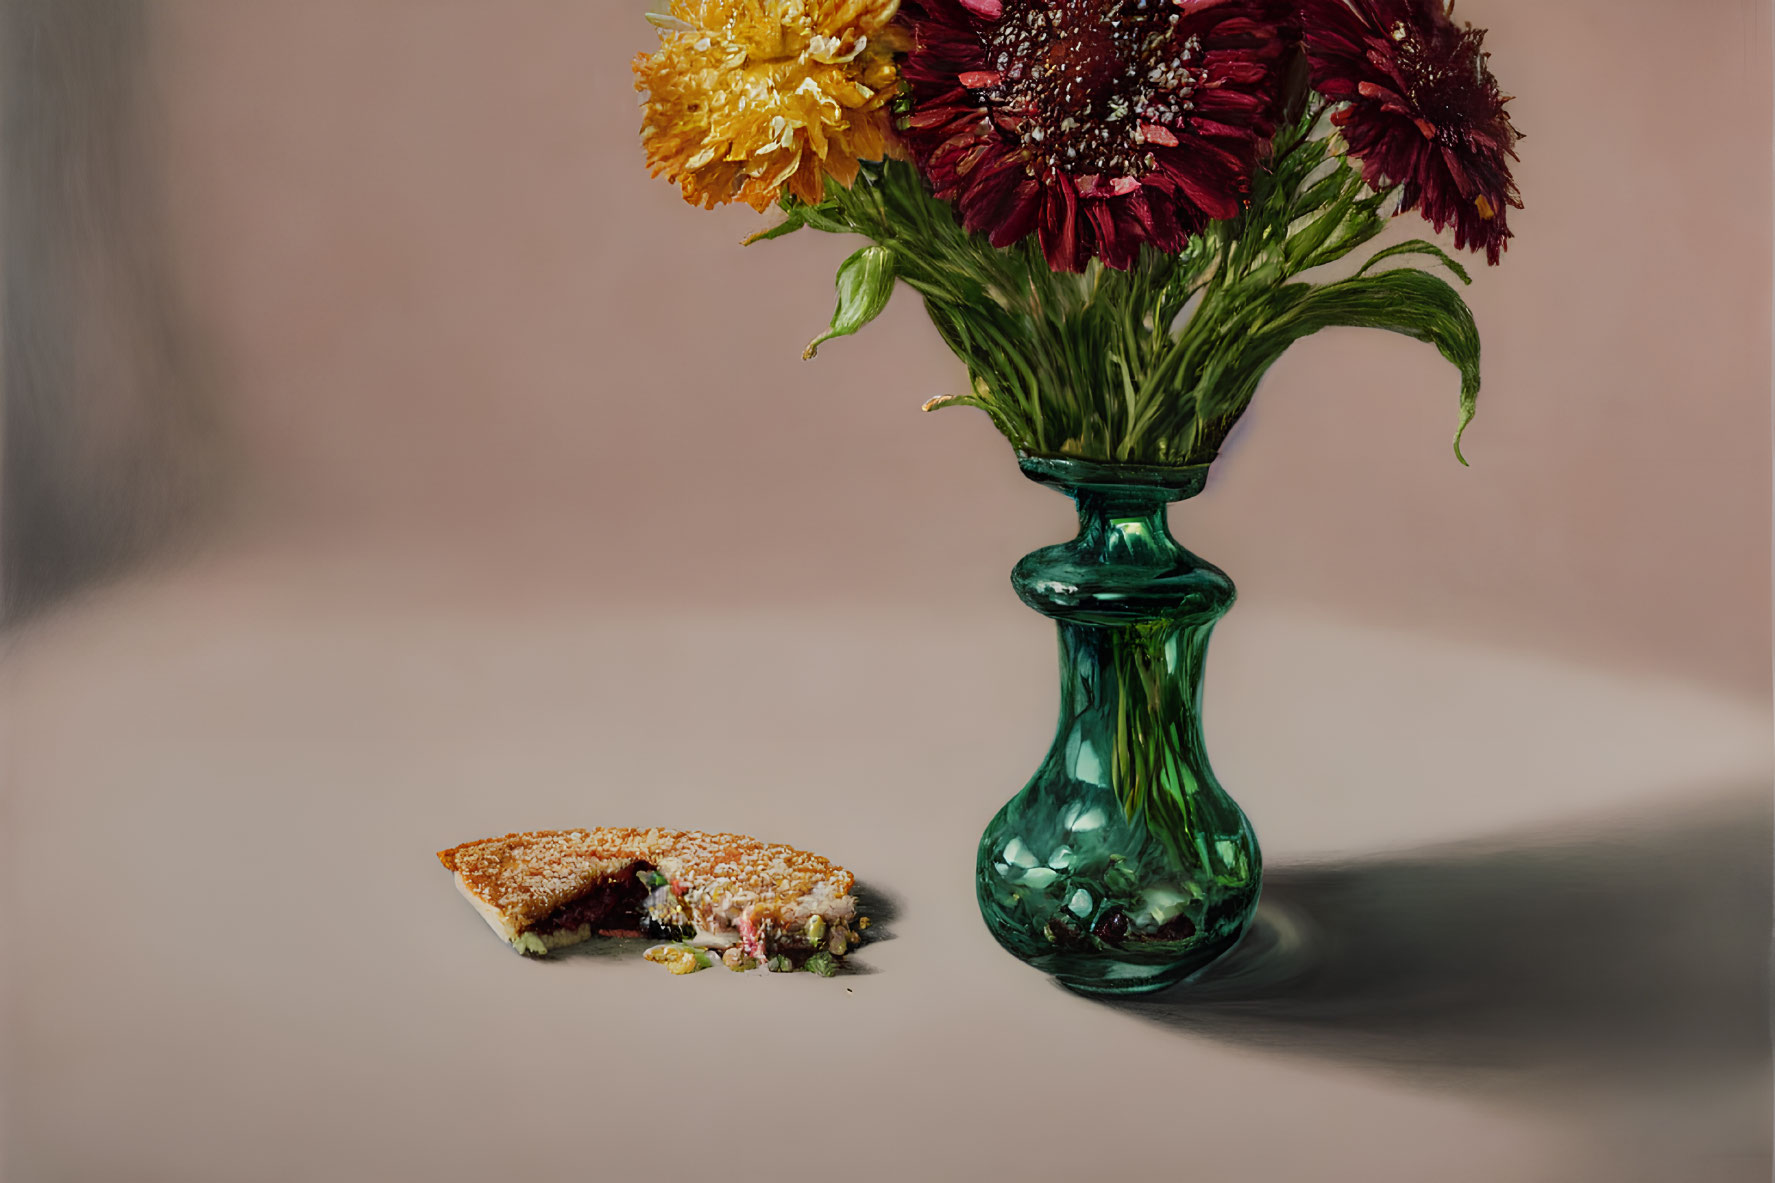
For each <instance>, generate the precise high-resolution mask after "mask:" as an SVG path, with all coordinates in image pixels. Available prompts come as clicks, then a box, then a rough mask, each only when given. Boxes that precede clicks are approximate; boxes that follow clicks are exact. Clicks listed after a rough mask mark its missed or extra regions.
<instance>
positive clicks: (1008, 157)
mask: <svg viewBox="0 0 1775 1183" xmlns="http://www.w3.org/2000/svg"><path fill="white" fill-rule="evenodd" d="M906 16H907V19H908V22H909V24H910V25H911V28H912V33H913V47H912V51H911V53H910V55H909V56H908V57H907V59H906V62H905V64H904V66H903V69H902V73H903V75H904V77H905V78H906V80H907V82H908V84H909V89H910V95H911V114H910V117H909V118H908V120H907V121H906V123H905V125H904V127H903V131H902V139H903V140H904V141H905V143H906V145H907V147H908V149H909V150H910V152H911V154H912V157H913V159H914V160H915V161H916V162H917V164H918V166H919V168H920V169H921V170H922V171H923V173H924V175H925V176H926V177H927V178H929V180H930V182H931V185H932V187H933V188H934V189H935V191H936V194H937V196H938V197H941V198H943V199H945V200H948V201H953V202H954V203H955V205H956V208H957V210H958V211H959V213H960V215H961V221H962V224H963V225H964V226H966V227H967V228H968V229H969V230H973V231H978V232H981V233H984V234H985V235H986V236H987V237H988V239H989V240H990V241H991V242H992V244H993V245H994V246H1009V245H1010V244H1011V243H1013V242H1016V241H1018V240H1019V239H1021V238H1023V237H1024V236H1026V235H1028V234H1030V233H1035V234H1038V235H1039V236H1040V238H1041V244H1042V251H1043V253H1044V254H1045V255H1046V256H1047V260H1048V265H1049V266H1050V267H1052V268H1054V269H1055V270H1056V271H1079V270H1082V269H1083V268H1084V265H1085V262H1086V261H1087V260H1088V259H1090V258H1092V257H1093V256H1095V257H1097V258H1101V259H1102V260H1103V261H1104V262H1105V263H1106V264H1108V265H1109V266H1111V267H1117V268H1127V267H1129V266H1131V265H1132V264H1133V262H1134V259H1135V257H1136V256H1137V255H1138V253H1139V248H1140V244H1141V243H1142V242H1150V243H1152V244H1153V245H1154V246H1155V247H1158V248H1159V249H1161V250H1165V251H1177V250H1181V249H1183V246H1184V243H1185V242H1186V241H1187V240H1188V238H1189V236H1190V235H1191V234H1192V233H1195V232H1196V231H1198V230H1200V229H1201V228H1202V227H1203V226H1204V225H1206V224H1207V222H1208V220H1209V219H1210V218H1230V217H1232V216H1233V215H1234V214H1236V213H1238V211H1239V208H1240V202H1241V199H1242V198H1243V197H1245V195H1246V194H1247V193H1248V192H1249V191H1250V183H1251V170H1252V167H1253V165H1254V163H1255V161H1256V159H1257V157H1258V155H1259V153H1260V152H1261V151H1263V150H1264V149H1265V148H1266V147H1267V146H1268V143H1269V139H1270V136H1271V135H1272V134H1273V132H1274V130H1275V120H1276V108H1277V104H1278V99H1279V92H1280V85H1279V80H1278V78H1277V72H1278V69H1279V67H1280V62H1281V58H1282V55H1283V53H1284V51H1285V49H1286V39H1285V37H1284V36H1283V34H1282V31H1281V29H1280V25H1281V23H1282V21H1281V19H1280V6H1279V4H1278V3H1277V0H909V3H908V7H907V11H906Z"/></svg>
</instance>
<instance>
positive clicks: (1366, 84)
mask: <svg viewBox="0 0 1775 1183" xmlns="http://www.w3.org/2000/svg"><path fill="white" fill-rule="evenodd" d="M1301 8H1302V14H1301V15H1302V19H1303V33H1304V36H1305V44H1306V51H1307V61H1308V63H1309V66H1310V67H1311V70H1312V78H1313V87H1314V88H1315V89H1316V90H1318V92H1319V93H1320V94H1322V95H1324V96H1325V97H1326V98H1328V99H1331V100H1333V101H1335V102H1340V103H1347V104H1348V105H1347V106H1345V107H1342V108H1340V109H1339V110H1338V111H1336V112H1335V113H1334V114H1333V115H1332V117H1331V121H1332V122H1333V123H1334V124H1336V125H1337V126H1338V127H1339V128H1340V129H1341V130H1342V131H1343V135H1344V139H1345V141H1346V142H1347V143H1348V144H1349V146H1350V155H1351V156H1353V157H1355V158H1356V159H1357V160H1359V161H1361V163H1362V176H1363V179H1364V180H1366V181H1367V182H1368V183H1369V184H1370V185H1372V186H1374V187H1375V188H1377V189H1378V188H1382V187H1384V186H1387V185H1398V186H1399V188H1400V192H1399V197H1400V201H1399V208H1400V209H1401V210H1409V209H1416V210H1420V211H1421V212H1422V213H1423V215H1424V217H1425V218H1426V219H1428V220H1429V221H1430V222H1431V223H1432V224H1434V225H1435V227H1436V229H1438V230H1441V229H1442V228H1443V227H1444V226H1447V225H1448V224H1449V223H1451V222H1452V223H1453V224H1454V228H1455V245H1456V246H1457V247H1471V248H1473V249H1474V250H1479V249H1480V248H1482V247H1483V248H1484V250H1485V257H1486V261H1487V262H1490V263H1496V262H1497V261H1498V258H1499V256H1500V255H1502V254H1503V251H1504V247H1505V243H1506V240H1507V239H1509V237H1510V228H1509V226H1508V225H1507V224H1506V220H1505V210H1506V207H1508V206H1512V205H1513V206H1515V207H1516V208H1517V209H1521V208H1522V199H1521V197H1519V196H1518V195H1517V192H1516V182H1515V181H1513V180H1511V178H1510V164H1509V160H1507V159H1506V157H1509V158H1512V159H1514V158H1515V156H1516V151H1515V147H1516V141H1517V138H1518V136H1519V134H1520V133H1518V132H1517V130H1516V129H1515V128H1514V127H1512V126H1511V125H1510V117H1509V115H1507V114H1506V113H1505V111H1504V104H1505V103H1507V102H1509V98H1508V96H1506V95H1504V94H1501V93H1499V91H1498V81H1497V79H1495V78H1493V77H1492V75H1491V71H1490V70H1489V69H1487V68H1486V65H1485V60H1486V58H1488V57H1489V56H1491V55H1489V54H1487V53H1486V52H1485V51H1484V50H1483V49H1482V48H1480V43H1481V41H1482V40H1483V39H1484V37H1485V30H1484V29H1475V28H1474V27H1473V26H1472V25H1456V24H1455V23H1454V21H1453V20H1452V19H1451V18H1450V13H1452V12H1453V10H1454V2H1453V0H1446V3H1445V0H1304V3H1303V4H1302V6H1301Z"/></svg>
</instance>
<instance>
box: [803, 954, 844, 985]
mask: <svg viewBox="0 0 1775 1183" xmlns="http://www.w3.org/2000/svg"><path fill="white" fill-rule="evenodd" d="M801 968H803V969H805V970H807V971H808V972H809V973H816V974H819V975H820V976H821V977H822V978H829V977H831V976H832V975H833V974H835V973H837V972H838V959H837V958H836V957H834V956H832V954H830V953H828V952H826V951H825V950H824V949H822V950H820V951H819V952H818V953H815V954H814V955H813V956H812V957H809V958H808V959H807V961H806V962H805V963H804V964H803V965H802V967H801Z"/></svg>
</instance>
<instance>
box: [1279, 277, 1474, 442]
mask: <svg viewBox="0 0 1775 1183" xmlns="http://www.w3.org/2000/svg"><path fill="white" fill-rule="evenodd" d="M1290 286H1291V287H1299V286H1301V285H1290ZM1333 325H1352V326H1355V327H1358V328H1372V329H1387V330H1389V331H1391V332H1395V333H1403V334H1405V335H1406V336H1408V337H1415V338H1417V339H1418V340H1420V341H1425V342H1428V343H1429V344H1431V345H1434V346H1436V348H1437V350H1439V351H1440V352H1441V354H1442V356H1443V357H1446V358H1447V359H1448V360H1449V361H1450V362H1451V363H1453V364H1454V366H1455V367H1456V368H1457V369H1459V370H1460V371H1461V412H1460V422H1459V423H1458V424H1457V425H1456V427H1455V438H1454V450H1455V459H1457V460H1459V461H1460V462H1461V463H1462V464H1466V463H1467V458H1466V457H1465V456H1462V455H1461V435H1462V434H1463V433H1464V432H1465V431H1466V430H1467V424H1468V423H1470V422H1472V421H1473V414H1474V412H1475V410H1476V409H1477V405H1478V398H1479V329H1478V327H1477V326H1476V325H1475V324H1474V323H1473V313H1472V311H1471V310H1470V309H1469V308H1468V307H1467V305H1466V302H1465V301H1463V300H1462V299H1461V297H1460V294H1459V293H1458V292H1456V291H1455V290H1454V289H1453V288H1452V287H1450V286H1449V285H1448V284H1447V282H1445V281H1444V280H1442V279H1439V278H1437V277H1436V276H1434V275H1431V274H1429V273H1427V272H1424V271H1419V270H1417V269H1416V268H1400V269H1399V270H1397V271H1383V272H1381V273H1379V274H1378V275H1360V276H1355V277H1353V278H1350V279H1346V280H1343V281H1342V282H1340V283H1332V284H1326V285H1324V286H1323V287H1315V288H1312V289H1311V290H1310V291H1308V292H1306V293H1304V294H1300V295H1299V296H1298V298H1296V299H1295V300H1294V301H1293V304H1292V305H1291V306H1290V307H1289V308H1288V310H1287V311H1286V312H1284V313H1282V314H1281V315H1280V316H1278V317H1276V318H1275V319H1274V320H1273V321H1271V322H1270V323H1269V324H1267V325H1265V326H1264V327H1263V328H1262V329H1261V330H1260V332H1261V334H1262V335H1263V336H1264V337H1265V338H1267V340H1266V342H1265V345H1266V346H1268V347H1267V348H1257V349H1255V350H1254V352H1255V353H1257V354H1259V355H1267V356H1266V357H1265V359H1264V360H1263V366H1264V367H1265V368H1267V367H1268V365H1269V362H1271V361H1274V360H1275V358H1276V357H1279V356H1280V355H1281V354H1282V352H1283V350H1286V349H1287V348H1288V346H1289V345H1291V344H1293V343H1294V342H1296V341H1298V340H1300V339H1301V338H1302V337H1306V336H1310V335H1312V334H1313V333H1316V332H1318V331H1319V330H1320V329H1326V328H1330V327H1332V326H1333ZM1260 372H1261V371H1260Z"/></svg>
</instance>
